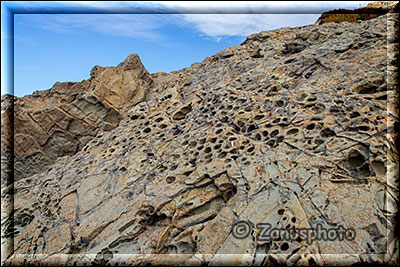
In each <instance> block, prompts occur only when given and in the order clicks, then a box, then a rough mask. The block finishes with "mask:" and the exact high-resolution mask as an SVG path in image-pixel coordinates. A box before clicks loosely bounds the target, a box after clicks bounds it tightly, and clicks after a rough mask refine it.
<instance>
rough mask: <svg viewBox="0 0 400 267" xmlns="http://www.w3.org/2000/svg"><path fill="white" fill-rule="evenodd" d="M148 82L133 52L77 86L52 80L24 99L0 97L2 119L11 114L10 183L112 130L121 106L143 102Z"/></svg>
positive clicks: (149, 84)
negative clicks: (48, 84)
mask: <svg viewBox="0 0 400 267" xmlns="http://www.w3.org/2000/svg"><path fill="white" fill-rule="evenodd" d="M152 83H153V81H152V78H151V76H150V74H149V73H148V72H147V70H146V69H145V68H144V66H143V65H142V63H141V61H140V59H139V57H138V55H137V54H133V55H130V56H128V57H127V58H126V60H125V61H124V62H122V63H121V64H120V65H118V66H117V67H100V66H95V67H94V68H93V69H92V70H91V72H90V79H88V80H84V81H82V82H64V83H59V82H57V83H55V84H54V85H53V87H52V88H51V89H49V90H46V91H36V92H35V93H34V94H32V95H28V96H24V97H14V98H12V97H10V96H3V97H2V105H1V106H2V121H4V120H5V116H6V114H7V112H8V111H7V109H11V108H13V113H14V116H13V123H14V133H15V134H14V136H13V137H14V179H15V180H20V179H22V178H25V177H29V176H31V175H33V174H36V173H38V172H40V171H44V170H45V169H46V168H47V167H49V166H50V165H51V164H53V163H54V161H55V160H56V159H58V158H59V157H62V156H71V155H74V154H75V153H76V152H78V151H80V150H81V148H82V147H84V146H85V145H86V144H87V142H88V141H89V140H91V139H92V138H93V137H94V136H96V135H97V134H99V132H102V131H109V130H111V129H113V128H115V127H116V126H117V125H118V124H119V121H120V120H121V119H122V118H123V115H124V108H126V107H129V106H132V105H135V104H136V103H138V102H140V101H143V100H144V98H145V96H146V95H147V93H148V91H149V89H150V88H151V86H152ZM10 101H13V103H12V104H13V107H12V105H10ZM4 125H6V124H4ZM2 132H3V131H2ZM4 133H7V131H4ZM2 140H7V138H6V136H2Z"/></svg>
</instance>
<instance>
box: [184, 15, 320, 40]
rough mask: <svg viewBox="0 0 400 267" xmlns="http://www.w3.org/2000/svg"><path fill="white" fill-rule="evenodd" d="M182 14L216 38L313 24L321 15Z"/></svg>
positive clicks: (198, 27) (188, 21)
mask: <svg viewBox="0 0 400 267" xmlns="http://www.w3.org/2000/svg"><path fill="white" fill-rule="evenodd" d="M181 16H183V18H184V20H185V21H186V22H187V23H189V24H192V25H193V26H194V27H195V28H196V29H197V30H198V31H200V32H201V33H202V34H203V35H205V36H209V37H213V38H216V39H219V38H221V37H224V36H247V35H250V34H252V33H256V32H261V31H265V30H272V29H277V28H280V27H295V26H302V25H307V24H312V23H314V22H315V21H316V20H317V18H318V17H319V15H316V14H291V15H286V14H218V15H217V14H184V15H181ZM288 16H290V20H289V19H288Z"/></svg>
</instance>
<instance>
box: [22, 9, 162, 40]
mask: <svg viewBox="0 0 400 267" xmlns="http://www.w3.org/2000/svg"><path fill="white" fill-rule="evenodd" d="M25 16H28V17H26V18H27V19H28V20H29V21H30V22H32V23H34V25H35V26H37V27H40V28H42V29H46V30H49V31H55V32H58V33H65V34H68V33H81V34H83V31H90V32H96V33H100V34H104V35H108V36H119V37H128V38H141V39H145V40H153V41H157V40H159V39H160V38H162V34H161V33H160V32H159V29H160V28H161V27H163V26H164V25H165V24H166V21H165V20H166V19H167V18H163V17H162V16H160V15H154V14H32V15H25Z"/></svg>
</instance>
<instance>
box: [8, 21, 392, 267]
mask: <svg viewBox="0 0 400 267" xmlns="http://www.w3.org/2000/svg"><path fill="white" fill-rule="evenodd" d="M396 23H398V18H397V15H396V14H391V13H390V14H387V15H383V16H380V17H378V18H375V19H371V20H367V21H363V22H360V23H341V24H332V23H327V24H324V25H310V26H305V27H299V28H282V29H277V30H273V31H267V32H262V33H260V34H253V35H251V36H249V37H248V38H247V39H246V41H245V42H244V43H243V44H242V45H240V46H236V47H232V48H229V49H226V50H224V51H221V52H220V53H217V54H216V55H214V56H212V57H207V58H206V59H204V60H203V61H202V62H200V63H195V64H193V65H192V66H191V67H189V68H186V69H183V70H180V71H175V72H171V73H169V74H164V73H158V74H153V75H148V73H147V72H145V71H144V70H142V69H141V68H140V61H139V60H138V58H137V56H135V55H133V56H129V57H128V59H127V60H125V61H124V62H123V63H121V64H120V65H119V66H118V67H115V68H112V67H110V68H101V67H95V68H94V69H93V70H92V78H91V79H90V80H89V81H86V85H85V86H87V87H86V88H89V89H88V90H89V91H90V92H87V93H85V94H82V95H79V94H78V95H77V96H76V97H75V98H74V100H71V101H70V102H68V103H67V102H65V103H63V104H62V105H59V106H57V108H54V111H52V112H51V113H49V112H47V111H46V112H45V111H42V110H36V111H37V112H32V114H30V115H29V116H31V117H29V118H28V117H27V116H28V115H27V111H24V112H25V113H24V112H20V113H18V112H16V114H17V115H18V116H19V117H18V120H17V124H19V126H18V127H17V128H16V129H18V131H17V135H16V139H17V138H18V140H19V141H18V142H16V147H18V149H19V151H23V152H24V153H25V154H26V155H28V152H27V151H30V149H31V148H29V147H26V146H24V145H23V144H22V142H25V144H36V143H39V144H40V147H42V146H43V150H40V151H39V152H40V153H41V154H40V153H38V152H36V153H35V154H32V153H33V152H32V153H31V152H29V153H30V154H29V155H31V159H30V161H32V162H40V161H45V160H48V159H49V156H47V155H48V154H46V153H50V152H51V155H55V156H53V158H52V159H53V160H54V161H55V162H54V164H53V165H52V166H51V168H49V169H48V170H46V171H44V172H40V173H38V174H35V175H32V176H29V177H25V178H23V179H20V180H18V181H17V182H16V183H15V184H14V187H15V188H14V189H13V190H11V189H10V188H11V187H4V186H3V183H2V199H8V200H10V199H11V198H12V197H13V198H14V206H13V209H14V210H13V211H14V212H13V213H12V214H10V213H6V214H2V225H3V222H4V226H2V236H5V237H7V238H8V239H7V240H9V237H10V236H14V239H13V240H14V248H15V250H14V255H12V256H10V257H9V258H8V259H7V263H8V262H9V263H15V264H19V263H21V262H22V259H21V257H20V256H18V255H21V254H22V255H30V254H32V255H33V256H32V258H28V260H29V259H35V260H37V261H38V262H40V263H50V262H54V261H56V262H61V263H63V264H64V263H66V262H67V263H68V264H71V265H72V264H73V263H82V264H83V263H84V264H114V263H121V264H124V265H135V264H136V265H140V264H153V265H157V264H164V265H168V264H171V265H172V264H175V265H183V264H189V265H202V264H203V265H221V264H226V265H240V264H242V265H267V264H275V265H276V264H286V265H313V264H317V265H329V264H353V263H364V262H378V263H385V264H397V263H398V261H397V259H396V257H397V256H398V238H397V237H396V236H395V234H394V233H395V227H396V222H395V221H394V218H395V215H396V214H397V212H398V210H397V204H398V189H397V187H398V150H397V149H396V139H395V138H396V135H397V134H398V133H397V132H396V131H398V129H397V128H396V127H397V126H395V123H396V121H397V120H398V114H397V113H396V112H397V110H396V108H397V106H396V105H397V100H398V95H397V93H396V89H397V86H398V84H397V78H396V77H397V76H395V75H396V73H395V70H396V68H395V66H394V65H393V64H392V63H393V61H388V60H387V58H388V53H389V54H395V53H396V51H395V50H394V49H393V47H391V46H390V45H388V42H387V40H388V39H387V38H388V36H389V37H390V36H391V35H392V34H393V28H394V25H396ZM370 33H374V34H373V35H372V34H370ZM338 36H340V38H337V37H338ZM293 43H297V44H300V45H299V46H297V45H296V46H290V45H289V46H288V45H286V46H285V44H293ZM300 48H301V49H300ZM252 51H253V52H252ZM254 51H257V52H254ZM390 56H391V57H393V58H395V57H396V56H398V55H390ZM138 66H139V67H138ZM106 76H107V77H109V78H105V77H106ZM120 76H121V77H122V76H123V78H117V77H120ZM392 76H395V78H393V77H392ZM134 77H136V78H134ZM125 78H126V80H125ZM118 79H120V80H119V81H117V80H118ZM135 79H139V80H140V79H142V80H141V81H139V82H138V81H136V83H135V86H136V85H137V87H133V88H135V90H137V91H135V92H136V93H137V94H136V93H135V96H132V95H129V94H125V91H124V90H125V89H124V88H125V87H124V86H131V84H130V82H131V81H133V80H135ZM150 79H151V80H152V81H153V82H150ZM147 81H148V83H147ZM150 84H152V86H153V87H152V88H151V89H149V87H146V85H150ZM70 86H71V84H69V85H64V84H57V86H55V88H57V90H59V91H63V90H64V91H65V90H67V89H66V88H70ZM74 86H75V85H74ZM74 86H72V88H75V87H74ZM97 86H98V87H97ZM108 86H112V87H113V88H117V89H115V90H116V91H114V92H113V93H111V91H109V92H107V93H104V94H103V93H102V92H105V91H104V90H103V89H101V88H106V87H108ZM114 86H115V87H114ZM146 88H147V89H146ZM96 90H100V91H96ZM102 90H103V91H102ZM50 91H51V90H50ZM383 93H385V95H386V98H385V97H382V95H383ZM40 94H42V93H37V95H40ZM143 95H146V96H147V97H143ZM27 98H29V99H31V98H32V99H33V98H34V96H30V97H27ZM35 99H37V100H29V101H25V106H26V109H28V107H29V109H30V110H35V109H34V107H35V105H37V103H38V102H35V101H39V100H40V101H41V102H45V98H43V99H42V97H40V96H38V97H36V98H35ZM49 99H52V100H51V101H55V102H57V101H58V100H57V99H53V98H51V97H49ZM124 99H125V100H126V99H130V100H129V101H132V103H136V104H135V105H132V106H130V107H125V106H122V107H121V108H120V107H119V105H120V104H121V103H122V102H124V101H125V100H124ZM17 100H18V99H17ZM103 100H104V102H103ZM126 101H127V100H126ZM136 101H137V102H136ZM141 101H142V102H141ZM143 101H145V102H143ZM17 102H18V101H17ZM61 107H62V108H63V109H62V110H64V111H65V110H68V114H75V115H74V117H73V118H76V117H79V118H82V119H85V121H87V124H88V125H92V127H93V129H100V128H102V127H103V131H99V132H98V133H97V135H96V136H95V137H93V138H91V139H90V141H87V143H86V144H85V145H84V146H83V145H81V144H80V143H77V141H76V140H77V139H76V138H75V137H76V135H77V133H81V134H82V133H83V132H85V133H93V131H95V130H88V128H85V129H83V127H80V126H79V125H77V123H78V122H69V121H68V122H66V121H64V120H63V116H62V114H63V113H59V112H62V110H61V111H60V110H59V109H61ZM2 108H3V107H2ZM24 108H25V107H24ZM20 109H21V110H23V108H21V107H20ZM5 110H6V108H5V109H4V111H5ZM56 110H57V111H56ZM112 112H115V113H112ZM49 114H51V115H49ZM60 114H61V115H60ZM112 114H113V115H112ZM118 114H119V115H121V120H120V121H118V120H115V117H116V116H117V115H118ZM23 116H26V117H23ZM64 117H65V116H64ZM32 118H36V119H35V120H36V121H37V120H39V121H43V126H41V127H36V128H37V131H36V132H34V133H32V134H29V131H28V130H29V128H26V127H35V126H32V125H34V120H33V119H32ZM106 118H107V119H106ZM2 119H3V109H2ZM23 119H24V120H23ZM71 120H72V116H71ZM51 121H54V122H55V123H56V124H57V126H49V125H48V123H49V122H51ZM73 121H75V120H73ZM44 122H46V123H44ZM106 122H107V123H108V124H106ZM102 123H103V124H102ZM117 124H118V126H117ZM21 125H24V127H22V126H21ZM109 125H112V126H113V127H114V128H112V129H111V127H110V128H108V127H109ZM63 127H64V128H63ZM65 127H66V128H68V127H69V128H68V129H69V130H68V131H65V130H57V131H56V130H54V131H53V130H52V129H53V128H57V129H65ZM36 128H34V129H36ZM81 129H82V130H81ZM48 132H51V133H52V134H51V136H49V137H47V138H46V140H45V141H43V140H42V139H41V138H38V137H39V136H41V134H42V133H46V134H47V133H48ZM18 134H19V135H20V136H21V137H18ZM93 136H94V134H93ZM2 138H3V132H2ZM60 143H63V144H68V145H66V146H65V147H62V146H61V144H60ZM77 144H79V147H80V146H82V149H78V148H77V147H78V145H77ZM31 146H33V145H31ZM71 147H73V148H75V151H73V150H74V149H72V150H71ZM32 151H33V150H32ZM46 151H47V152H46ZM49 151H50V152H49ZM65 151H67V152H68V153H69V154H70V155H69V156H68V157H60V156H62V155H63V153H67V152H65ZM2 153H3V146H2ZM21 153H22V152H21ZM25 154H24V155H25ZM72 154H73V155H72ZM4 159H5V160H4V161H5V162H6V154H5V157H4ZM2 162H3V154H2ZM19 164H21V162H20V163H19ZM3 172H4V173H7V172H6V170H4V171H3V169H2V174H3ZM14 192H15V193H14ZM7 203H10V202H9V201H8V202H7ZM3 206H4V208H5V209H6V210H7V209H8V210H10V207H9V206H8V204H7V205H6V204H3V203H2V210H3ZM12 218H13V219H14V225H12V223H11V222H12V220H11V219H12ZM240 221H246V222H247V224H246V225H247V226H244V227H249V229H248V230H249V231H248V232H247V233H246V232H244V233H245V234H244V235H243V236H241V237H240V236H239V237H238V234H240V231H239V232H235V231H236V230H238V229H236V228H235V227H236V224H237V223H238V222H240ZM262 224H264V225H266V224H268V225H270V226H271V227H273V228H276V229H280V230H282V232H283V233H289V232H288V231H289V229H291V230H296V229H303V230H305V231H310V235H308V236H307V235H305V236H296V238H292V239H290V238H289V240H287V239H285V238H283V237H281V238H278V237H277V236H275V237H276V238H269V239H268V238H263V233H262V229H261V228H260V226H262ZM319 227H320V228H319ZM243 229H246V228H242V230H243ZM312 229H314V230H313V231H314V232H313V233H315V231H316V230H315V229H320V230H321V229H322V230H321V231H331V232H330V233H331V234H332V233H333V234H335V238H331V239H332V240H329V239H328V238H315V236H313V235H312V234H311V231H312ZM343 229H345V230H346V231H350V232H349V234H353V233H355V235H354V236H350V237H354V238H348V239H344V238H342V239H339V237H340V236H336V233H337V232H336V230H337V231H339V230H340V231H342V230H343ZM285 231H286V232H285ZM58 233H59V234H62V236H60V237H57V234H58ZM242 233H243V232H242ZM264 234H265V233H264ZM264 237H265V236H264ZM270 237H271V236H270ZM8 253H9V254H11V252H10V251H9V252H8ZM54 253H55V254H61V256H60V257H59V258H57V259H58V260H55V258H54V256H55V255H54ZM68 253H69V254H68ZM38 254H41V255H42V256H40V257H39V256H37V255H38ZM51 254H53V255H51ZM77 255H81V256H79V257H78V256H77ZM35 257H36V258H35ZM183 261H186V262H185V263H184V262H183Z"/></svg>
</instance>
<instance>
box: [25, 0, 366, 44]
mask: <svg viewBox="0 0 400 267" xmlns="http://www.w3.org/2000/svg"><path fill="white" fill-rule="evenodd" d="M368 2H371V1H361V2H360V1H359V2H346V1H331V2H296V1H287V2H285V1H268V2H265V1H260V2H254V1H237V2H228V3H227V2H223V1H215V2H209V1H199V2H187V1H182V2H180V1H150V2H129V1H128V2H123V1H116V2H110V1H93V2H92V1H74V2H53V3H52V4H54V3H58V4H61V5H64V6H68V7H71V6H73V7H89V8H94V9H97V10H98V9H100V10H103V11H104V10H109V11H112V10H113V9H116V8H123V9H126V10H127V11H128V12H129V11H132V10H137V8H141V7H142V8H147V9H148V10H149V9H150V10H151V9H152V8H154V10H158V9H159V8H161V7H164V8H167V10H170V11H172V12H174V11H177V12H178V13H179V12H183V11H191V10H192V11H201V12H200V13H202V12H203V13H202V14H188V13H189V12H187V14H174V15H171V14H40V15H39V14H35V15H28V16H31V18H32V19H34V20H35V22H34V25H36V26H39V27H41V28H43V29H46V30H51V31H56V32H59V33H78V32H79V33H82V30H87V31H92V32H97V33H100V34H104V35H108V36H120V37H128V38H141V39H144V40H148V41H152V42H157V41H159V40H161V39H163V38H164V39H165V38H166V36H165V35H164V33H163V32H162V27H164V26H165V25H168V24H175V25H179V26H181V27H189V28H192V29H195V30H196V31H197V32H198V33H199V34H200V35H201V36H203V37H206V38H213V39H215V40H220V39H221V38H223V37H230V36H241V37H243V36H247V35H249V34H252V33H255V32H260V31H263V30H271V29H276V28H280V27H294V26H302V25H307V24H312V23H314V22H315V21H316V19H317V18H318V16H319V14H289V15H288V14H254V13H260V10H262V11H268V10H280V12H283V11H285V10H291V11H293V10H297V9H299V10H300V9H301V10H302V12H303V13H304V11H306V10H307V8H308V9H313V10H315V8H319V9H320V10H331V9H334V8H358V7H360V6H365V5H366V4H367V3H368ZM199 8H200V9H199ZM269 8H270V9H269ZM271 8H272V9H271ZM207 11H209V12H207ZM237 11H240V13H243V14H226V13H229V12H237ZM192 13H193V12H192ZM194 13H195V12H194ZM205 13H219V14H205ZM35 16H36V17H35Z"/></svg>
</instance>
